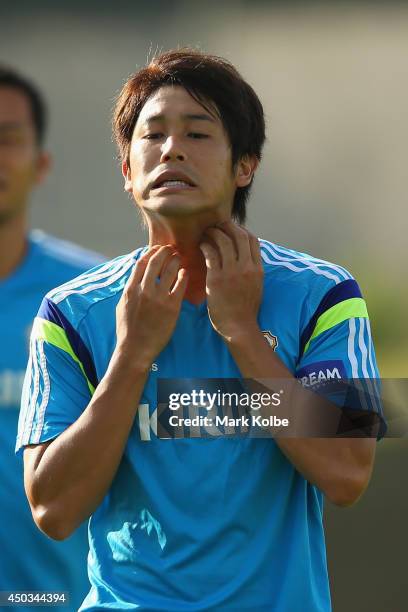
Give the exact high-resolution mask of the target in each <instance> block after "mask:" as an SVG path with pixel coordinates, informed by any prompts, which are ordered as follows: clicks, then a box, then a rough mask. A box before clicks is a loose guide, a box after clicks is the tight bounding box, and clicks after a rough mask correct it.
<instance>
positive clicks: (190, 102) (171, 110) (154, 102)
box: [136, 85, 221, 125]
mask: <svg viewBox="0 0 408 612" xmlns="http://www.w3.org/2000/svg"><path fill="white" fill-rule="evenodd" d="M206 106H208V107H209V108H210V109H211V111H212V112H211V114H210V113H209V112H208V110H207V109H205V108H204V107H203V106H202V105H201V104H200V103H199V102H197V100H194V98H193V97H192V96H191V95H190V94H189V93H188V91H187V90H186V89H184V87H181V86H180V85H166V86H163V87H160V88H159V89H157V90H156V91H155V92H154V93H153V94H152V95H151V96H150V98H148V100H147V102H146V103H145V105H144V106H143V108H142V110H141V112H140V115H139V118H138V120H137V124H136V125H138V124H141V123H145V122H147V121H148V120H149V119H151V118H152V117H157V116H160V118H162V119H171V118H180V117H183V116H188V115H203V114H206V115H208V116H209V117H210V118H211V119H213V121H215V122H218V123H221V121H220V119H219V118H218V113H217V111H216V108H215V106H214V105H213V104H212V103H211V102H208V104H206Z"/></svg>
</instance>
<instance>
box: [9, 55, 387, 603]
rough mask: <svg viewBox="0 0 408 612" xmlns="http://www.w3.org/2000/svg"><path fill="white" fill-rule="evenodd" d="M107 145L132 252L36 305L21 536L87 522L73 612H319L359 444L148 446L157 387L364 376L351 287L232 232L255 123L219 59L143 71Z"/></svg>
mask: <svg viewBox="0 0 408 612" xmlns="http://www.w3.org/2000/svg"><path fill="white" fill-rule="evenodd" d="M114 132H115V136H116V139H117V143H118V145H119V151H120V155H121V159H122V172H123V176H124V180H125V189H126V191H128V192H129V193H132V194H133V196H134V199H135V201H136V203H137V205H138V207H139V208H140V210H141V212H142V215H143V219H144V221H145V223H146V225H147V227H148V230H149V245H148V246H146V247H141V248H137V249H136V250H135V251H134V252H132V253H130V254H128V255H125V256H123V257H119V258H117V259H116V260H114V261H112V262H111V263H109V264H105V265H104V266H102V267H99V268H97V269H96V270H95V271H94V273H93V274H91V275H86V276H83V277H82V278H81V277H79V278H78V280H77V282H76V283H75V284H72V283H68V284H65V285H62V286H60V287H57V288H56V289H55V290H54V291H52V292H50V293H49V294H48V296H47V298H46V299H45V300H44V301H43V303H42V305H41V308H40V310H39V313H38V316H37V318H36V320H35V324H34V331H33V334H32V346H31V357H30V361H29V364H28V368H27V375H26V379H25V385H24V395H23V402H22V411H21V415H20V422H19V434H18V440H17V446H16V449H17V451H18V450H21V449H24V464H25V474H26V490H27V495H28V498H29V500H30V504H31V507H32V511H33V515H34V517H35V519H36V522H37V524H38V525H39V526H40V527H41V528H42V529H43V530H44V531H45V532H47V533H48V534H49V535H50V536H51V537H54V538H56V539H64V538H66V537H68V536H69V535H70V534H71V533H72V532H73V531H74V530H75V529H76V528H77V526H78V525H79V524H80V523H81V522H82V521H83V520H84V519H85V518H87V517H89V516H91V519H90V526H89V534H90V547H91V551H90V555H89V576H90V581H91V585H92V586H91V590H90V592H89V594H88V596H87V597H86V599H85V601H84V603H83V605H82V607H81V610H83V611H87V612H90V611H94V612H95V611H97V610H101V609H102V608H103V609H112V610H124V609H126V610H146V611H147V610H149V611H153V610H154V611H158V610H162V611H166V612H170V611H172V612H180V611H181V610H185V611H187V610H188V611H194V612H195V611H198V610H203V611H204V610H215V611H221V610H240V611H242V612H244V611H245V612H254V611H256V612H267V611H268V612H270V611H271V610H273V611H274V612H316V611H317V610H319V611H320V612H328V611H329V610H330V609H331V603H330V593H329V582H328V575H327V564H326V553H325V542H324V531H323V521H322V514H323V512H322V510H323V498H324V496H326V497H327V498H328V499H329V500H331V501H332V502H333V503H335V504H338V505H340V506H347V505H350V504H352V503H354V502H355V501H356V500H357V499H358V498H359V497H360V495H361V494H362V492H363V491H364V489H365V488H366V486H367V484H368V481H369V479H370V475H371V469H372V465H373V461H374V453H375V442H376V441H375V439H372V438H361V439H350V438H343V439H329V438H304V439H303V438H276V439H272V440H271V439H255V438H251V437H246V438H240V437H238V438H229V439H226V438H225V437H223V436H218V437H213V438H211V437H207V438H205V439H190V438H189V437H186V438H184V439H183V438H178V439H160V438H159V437H158V435H157V381H158V378H162V377H163V378H172V379H174V378H178V379H183V380H184V381H185V384H188V381H189V380H191V379H195V378H200V379H202V378H220V377H223V378H240V377H244V378H256V379H263V378H267V379H280V380H281V379H285V380H286V379H288V380H290V381H295V379H296V378H302V380H303V379H306V380H309V379H310V380H313V379H315V378H319V377H320V374H321V373H327V372H329V373H332V372H334V371H336V372H337V373H338V376H339V377H340V376H341V377H344V378H351V377H352V376H362V377H363V376H365V375H366V374H367V377H376V376H377V375H378V372H377V369H376V364H375V356H374V350H373V347H372V342H371V335H370V328H369V324H368V318H367V310H366V306H365V303H364V300H363V299H362V297H361V293H360V290H359V288H358V285H357V283H356V281H355V280H354V279H353V278H352V276H351V275H350V274H349V273H348V272H347V271H346V270H344V268H341V267H340V266H337V265H334V264H331V263H329V262H326V261H322V260H318V259H315V258H314V257H311V256H309V255H305V254H303V253H298V252H296V251H293V250H289V249H285V248H282V247H279V246H277V245H275V244H273V243H271V242H269V241H267V240H260V239H257V238H256V237H255V236H253V235H252V234H251V233H250V232H249V231H247V230H246V229H245V228H244V227H243V225H242V224H243V222H244V221H245V213H246V201H247V198H248V194H249V190H250V186H251V184H252V182H253V178H254V174H255V172H256V169H257V167H258V164H259V161H260V159H261V153H262V146H263V143H264V139H265V125H264V116H263V109H262V105H261V103H260V101H259V99H258V97H257V95H256V94H255V92H254V91H253V89H252V88H251V87H250V86H249V85H248V83H246V82H245V81H244V80H243V78H242V77H241V75H240V74H239V73H238V72H237V70H236V69H235V68H234V67H233V66H232V65H231V64H229V63H228V62H226V61H225V60H223V59H221V58H218V57H214V56H211V55H206V54H204V53H200V52H198V51H195V50H191V49H181V50H177V51H169V52H167V53H164V54H161V55H159V56H158V57H157V58H155V59H154V60H153V61H152V62H151V63H150V64H149V65H148V66H147V67H145V68H143V69H142V70H140V71H139V72H138V73H136V74H135V75H133V77H131V78H130V79H129V80H128V82H127V83H126V84H125V86H124V88H123V90H122V93H121V95H120V96H119V99H118V102H117V106H116V111H115V116H114ZM266 205H267V206H270V202H267V203H266ZM271 214H272V211H271ZM294 384H296V383H294ZM296 387H297V388H299V389H300V388H301V387H300V385H297V384H296ZM50 389H51V392H50ZM370 408H371V409H372V410H373V412H372V414H374V411H375V410H376V408H377V407H376V406H370ZM375 414H377V413H376V412H375Z"/></svg>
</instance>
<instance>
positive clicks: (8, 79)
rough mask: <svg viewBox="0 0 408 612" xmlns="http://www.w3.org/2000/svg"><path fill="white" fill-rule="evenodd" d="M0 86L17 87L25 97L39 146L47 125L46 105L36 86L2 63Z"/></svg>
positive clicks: (42, 142) (0, 66) (0, 67)
mask: <svg viewBox="0 0 408 612" xmlns="http://www.w3.org/2000/svg"><path fill="white" fill-rule="evenodd" d="M0 87H10V88H13V89H17V90H18V91H20V92H21V93H22V94H24V95H25V96H26V97H27V99H28V101H29V104H30V108H31V114H32V118H33V124H34V129H35V136H36V142H37V145H38V146H39V147H41V146H42V145H43V144H44V138H45V131H46V127H47V107H46V104H45V101H44V98H43V96H42V94H41V93H40V91H39V90H38V88H37V87H36V86H35V85H34V83H33V82H32V81H30V79H28V78H26V77H25V76H23V75H22V74H20V73H19V72H17V71H16V70H14V69H13V68H11V67H10V66H5V65H3V64H0Z"/></svg>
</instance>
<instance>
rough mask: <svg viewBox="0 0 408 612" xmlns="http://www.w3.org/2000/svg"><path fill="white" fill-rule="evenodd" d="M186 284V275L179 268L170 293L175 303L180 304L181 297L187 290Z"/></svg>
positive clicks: (185, 272) (185, 271) (184, 271)
mask: <svg viewBox="0 0 408 612" xmlns="http://www.w3.org/2000/svg"><path fill="white" fill-rule="evenodd" d="M187 282H188V273H187V270H186V269H185V268H180V269H179V271H178V273H177V280H176V282H175V284H174V287H173V289H172V290H171V292H170V295H171V296H172V297H173V298H174V299H176V300H177V302H179V303H181V301H182V299H183V296H184V294H185V292H186V289H187Z"/></svg>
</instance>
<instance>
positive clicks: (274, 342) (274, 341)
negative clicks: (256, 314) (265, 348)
mask: <svg viewBox="0 0 408 612" xmlns="http://www.w3.org/2000/svg"><path fill="white" fill-rule="evenodd" d="M262 333H263V335H264V337H265V338H266V339H267V341H268V344H269V346H270V347H271V348H272V349H273V350H274V351H276V349H277V348H278V336H275V335H274V334H272V333H271V332H270V331H269V330H268V329H267V330H263V331H262Z"/></svg>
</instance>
